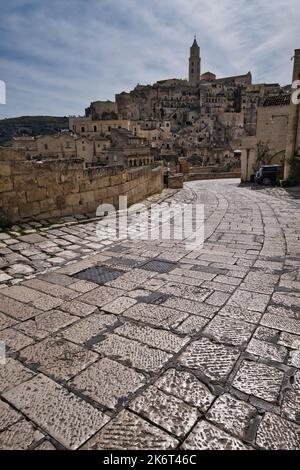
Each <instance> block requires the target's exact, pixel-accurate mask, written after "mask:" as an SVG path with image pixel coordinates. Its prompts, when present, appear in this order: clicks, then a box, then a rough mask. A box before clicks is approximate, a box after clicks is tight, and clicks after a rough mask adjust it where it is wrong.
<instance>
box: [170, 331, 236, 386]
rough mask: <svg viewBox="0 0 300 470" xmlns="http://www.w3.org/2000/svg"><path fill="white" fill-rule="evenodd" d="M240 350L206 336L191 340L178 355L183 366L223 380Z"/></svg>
mask: <svg viewBox="0 0 300 470" xmlns="http://www.w3.org/2000/svg"><path fill="white" fill-rule="evenodd" d="M239 355H240V352H239V351H238V350H237V349H234V348H232V347H229V346H223V345H221V344H217V343H213V342H212V341H210V340H209V339H207V338H201V339H200V340H199V341H194V342H192V343H191V344H190V345H189V346H188V347H187V348H186V350H185V351H184V352H183V353H182V354H181V355H180V356H179V358H178V361H179V363H180V364H182V365H183V366H185V367H188V368H190V369H195V370H197V371H198V372H200V373H201V374H204V375H206V376H207V377H208V378H210V379H212V380H216V381H224V380H226V378H227V377H228V375H229V373H230V372H231V370H232V369H233V367H234V365H235V363H236V361H237V359H238V357H239Z"/></svg>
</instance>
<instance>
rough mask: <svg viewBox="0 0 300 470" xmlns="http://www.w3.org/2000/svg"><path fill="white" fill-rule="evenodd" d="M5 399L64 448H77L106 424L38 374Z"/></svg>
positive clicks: (59, 387) (74, 397)
mask: <svg viewBox="0 0 300 470" xmlns="http://www.w3.org/2000/svg"><path fill="white" fill-rule="evenodd" d="M4 397H5V399H6V400H7V401H8V402H9V403H11V404H12V405H13V406H15V407H16V408H17V409H19V410H20V411H21V412H22V413H24V414H25V415H26V416H28V418H30V419H31V420H32V421H33V422H35V423H36V424H37V425H38V426H40V427H41V428H42V429H44V430H45V431H46V432H47V433H48V434H50V436H52V437H53V438H54V439H56V440H57V441H58V442H60V443H61V444H62V445H63V446H65V447H66V448H68V449H77V448H78V447H79V446H80V445H82V444H83V443H84V442H85V441H86V440H87V439H89V438H90V437H91V436H92V435H93V434H95V432H97V431H99V429H100V428H102V426H103V425H104V424H105V423H107V421H109V418H108V417H107V416H105V415H104V414H103V413H101V412H100V411H99V410H97V409H95V408H93V407H92V406H91V405H89V404H88V403H86V402H85V401H83V400H82V399H80V398H79V397H78V396H76V395H74V394H73V393H71V392H69V391H68V390H66V389H65V388H63V387H62V386H61V385H59V384H57V383H55V382H53V380H51V379H49V378H48V377H45V376H44V375H42V374H39V375H37V376H36V377H34V378H32V379H30V380H29V381H27V382H25V383H23V384H21V385H19V386H17V387H16V388H14V389H13V390H10V391H8V392H6V393H5V394H4Z"/></svg>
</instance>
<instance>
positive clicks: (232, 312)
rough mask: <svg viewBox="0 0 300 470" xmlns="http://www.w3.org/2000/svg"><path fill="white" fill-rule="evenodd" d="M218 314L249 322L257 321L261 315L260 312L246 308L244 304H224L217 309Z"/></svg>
mask: <svg viewBox="0 0 300 470" xmlns="http://www.w3.org/2000/svg"><path fill="white" fill-rule="evenodd" d="M219 315H223V316H224V317H229V318H233V319H236V320H242V321H246V322H249V323H258V322H259V321H260V319H261V317H262V313H259V312H254V311H252V310H247V308H246V306H245V307H243V308H241V307H234V306H233V305H230V304H226V305H224V307H222V308H221V310H220V311H219Z"/></svg>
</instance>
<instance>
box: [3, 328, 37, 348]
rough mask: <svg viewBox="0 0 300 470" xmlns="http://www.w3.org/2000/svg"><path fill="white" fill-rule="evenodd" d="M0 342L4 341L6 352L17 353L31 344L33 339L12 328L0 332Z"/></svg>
mask: <svg viewBox="0 0 300 470" xmlns="http://www.w3.org/2000/svg"><path fill="white" fill-rule="evenodd" d="M0 341H4V343H5V346H6V350H7V351H12V352H17V351H20V350H21V349H23V348H25V347H26V346H28V345H29V344H32V343H33V339H32V338H30V337H29V336H27V335H24V334H23V333H21V332H20V331H17V330H15V329H14V328H7V329H6V330H2V331H0Z"/></svg>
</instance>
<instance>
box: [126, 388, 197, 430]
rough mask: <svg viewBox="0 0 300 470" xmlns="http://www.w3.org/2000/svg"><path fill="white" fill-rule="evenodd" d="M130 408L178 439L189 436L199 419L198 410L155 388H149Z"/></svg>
mask: <svg viewBox="0 0 300 470" xmlns="http://www.w3.org/2000/svg"><path fill="white" fill-rule="evenodd" d="M129 407H130V409H131V410H133V411H135V412H136V413H137V414H139V415H141V416H142V417H145V418H147V419H149V420H150V421H151V422H152V423H154V424H157V425H158V426H160V427H162V428H163V429H165V430H166V431H169V432H171V433H173V434H175V435H176V436H178V437H181V436H184V435H185V434H187V433H188V432H189V430H190V429H191V428H192V427H193V425H194V424H195V422H196V420H197V418H198V412H197V409H196V408H194V407H191V406H190V405H188V404H186V403H184V402H183V401H182V400H179V399H178V398H176V397H174V396H173V395H167V394H165V393H164V392H162V391H161V390H159V389H158V388H156V387H154V386H150V387H148V388H147V390H145V391H144V392H143V393H142V394H141V395H139V396H138V397H137V398H135V399H134V400H133V401H132V402H131V403H130V405H129Z"/></svg>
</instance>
